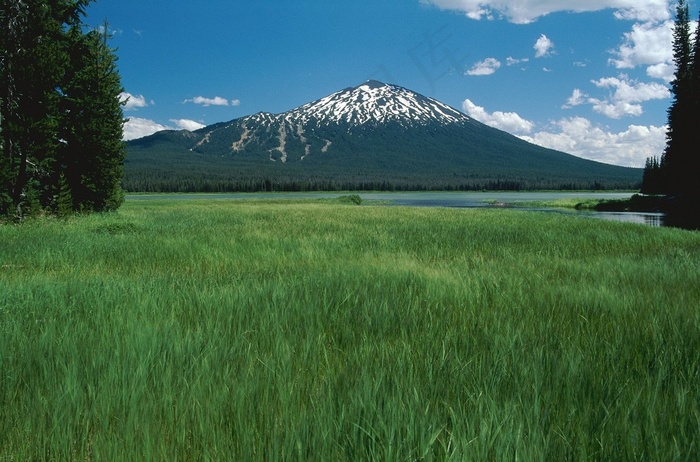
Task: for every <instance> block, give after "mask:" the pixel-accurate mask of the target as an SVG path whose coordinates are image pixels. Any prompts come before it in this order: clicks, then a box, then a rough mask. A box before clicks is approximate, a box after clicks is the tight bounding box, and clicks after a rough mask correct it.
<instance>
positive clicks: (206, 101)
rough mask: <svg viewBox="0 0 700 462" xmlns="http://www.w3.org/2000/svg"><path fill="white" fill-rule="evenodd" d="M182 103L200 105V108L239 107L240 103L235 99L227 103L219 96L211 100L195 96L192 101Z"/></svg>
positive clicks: (187, 100)
mask: <svg viewBox="0 0 700 462" xmlns="http://www.w3.org/2000/svg"><path fill="white" fill-rule="evenodd" d="M183 103H194V104H200V105H202V106H229V105H233V106H239V105H240V104H241V102H240V101H239V100H237V99H235V100H233V101H231V102H229V100H227V99H226V98H222V97H221V96H215V97H213V98H205V97H204V96H195V97H194V98H192V99H186V100H185V101H183Z"/></svg>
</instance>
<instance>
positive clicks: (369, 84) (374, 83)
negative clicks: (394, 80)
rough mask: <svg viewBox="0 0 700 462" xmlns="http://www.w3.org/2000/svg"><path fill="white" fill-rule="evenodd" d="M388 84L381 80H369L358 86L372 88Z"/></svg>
mask: <svg viewBox="0 0 700 462" xmlns="http://www.w3.org/2000/svg"><path fill="white" fill-rule="evenodd" d="M385 86H387V84H385V83H384V82H380V81H379V80H368V81H366V82H365V83H363V84H361V85H359V86H358V88H359V87H369V88H370V89H375V88H381V87H385Z"/></svg>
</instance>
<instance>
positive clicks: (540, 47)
mask: <svg viewBox="0 0 700 462" xmlns="http://www.w3.org/2000/svg"><path fill="white" fill-rule="evenodd" d="M532 48H534V49H535V58H544V57H546V56H550V55H551V54H552V53H553V51H552V50H553V49H554V43H553V42H552V41H551V40H549V39H548V38H547V36H546V35H544V34H542V35H540V38H538V39H537V42H535V45H534V46H533V47H532Z"/></svg>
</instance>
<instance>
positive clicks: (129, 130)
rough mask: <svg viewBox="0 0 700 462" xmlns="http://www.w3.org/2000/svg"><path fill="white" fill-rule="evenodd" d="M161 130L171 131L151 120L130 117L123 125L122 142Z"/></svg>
mask: <svg viewBox="0 0 700 462" xmlns="http://www.w3.org/2000/svg"><path fill="white" fill-rule="evenodd" d="M161 130H171V128H170V127H166V126H165V125H161V124H159V123H157V122H155V121H153V120H149V119H142V118H139V117H131V118H129V120H127V121H126V123H125V124H124V141H129V140H135V139H137V138H143V137H144V136H148V135H152V134H154V133H155V132H159V131H161Z"/></svg>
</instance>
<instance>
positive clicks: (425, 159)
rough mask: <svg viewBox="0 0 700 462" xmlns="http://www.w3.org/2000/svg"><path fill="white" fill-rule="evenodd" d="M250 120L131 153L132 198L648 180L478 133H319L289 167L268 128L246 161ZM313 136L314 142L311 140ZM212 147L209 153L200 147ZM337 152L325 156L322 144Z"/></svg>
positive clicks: (139, 144) (289, 148) (292, 145)
mask: <svg viewBox="0 0 700 462" xmlns="http://www.w3.org/2000/svg"><path fill="white" fill-rule="evenodd" d="M243 120H244V119H238V120H235V121H232V122H229V123H225V124H219V125H217V126H210V127H206V128H203V129H201V130H198V131H196V132H192V133H190V132H185V131H164V132H159V133H156V134H154V135H151V136H149V137H145V138H141V139H138V140H133V141H130V142H128V143H127V150H128V155H127V159H126V176H125V179H124V188H125V189H126V190H127V191H134V192H136V191H143V192H158V191H164V192H234V191H246V192H252V191H318V190H323V191H335V190H348V191H353V190H388V191H392V190H397V191H400V190H412V191H421V190H447V191H449V190H484V189H486V190H513V191H517V190H535V189H550V190H564V189H566V190H571V189H638V188H639V187H640V185H641V179H642V170H641V169H632V168H625V167H617V166H611V165H606V164H601V163H597V162H592V161H587V160H584V159H580V158H577V157H574V156H570V155H567V154H564V153H561V152H557V151H552V150H549V149H545V148H542V147H540V146H535V145H533V144H530V143H527V142H525V141H523V140H521V139H519V138H516V137H514V136H512V135H509V134H507V133H505V132H501V131H499V130H496V129H493V128H491V127H487V126H486V125H483V124H479V123H476V122H474V123H473V124H470V125H467V126H465V125H450V126H430V127H423V128H421V127H412V128H408V129H406V128H403V127H400V126H397V125H390V124H386V125H385V126H382V128H381V130H376V129H374V128H373V127H371V126H370V127H361V128H358V127H355V128H354V129H353V132H352V134H350V133H349V131H348V127H345V126H335V125H332V126H320V127H316V128H313V129H310V130H309V131H310V132H312V133H313V135H307V138H306V140H305V141H306V142H307V143H310V144H311V149H310V153H309V154H307V155H305V150H304V145H303V143H302V142H301V140H300V139H299V138H298V137H296V136H295V135H294V134H289V133H288V135H287V139H286V153H287V156H286V157H287V158H286V162H282V161H281V158H280V153H279V151H277V150H275V146H276V144H275V141H276V140H275V139H274V137H273V138H269V137H266V136H269V135H268V133H272V134H274V133H276V132H277V130H278V127H276V126H273V127H272V128H270V127H267V128H265V126H264V125H260V127H262V128H259V129H258V130H259V133H260V135H259V139H258V140H256V142H255V143H250V144H251V145H252V147H247V148H246V149H245V150H242V151H241V152H234V151H232V150H231V144H232V143H233V142H236V141H237V140H239V139H240V138H241V133H242V132H243V130H244V129H243V128H242V125H243V124H244V123H245V122H244V121H243ZM311 136H314V137H315V140H311V139H310V138H311ZM203 140H206V142H205V143H203V142H202V141H203ZM317 140H328V141H332V147H331V148H330V149H328V150H327V151H325V152H324V151H322V147H323V145H324V143H321V142H318V141H317Z"/></svg>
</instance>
